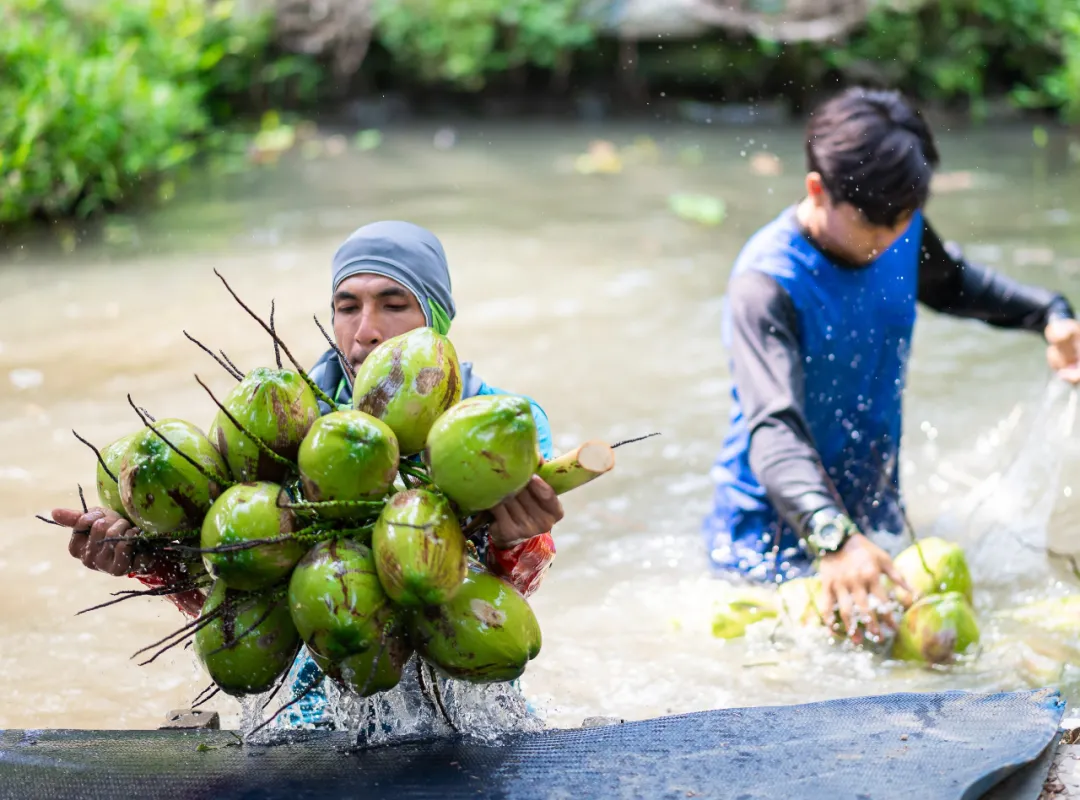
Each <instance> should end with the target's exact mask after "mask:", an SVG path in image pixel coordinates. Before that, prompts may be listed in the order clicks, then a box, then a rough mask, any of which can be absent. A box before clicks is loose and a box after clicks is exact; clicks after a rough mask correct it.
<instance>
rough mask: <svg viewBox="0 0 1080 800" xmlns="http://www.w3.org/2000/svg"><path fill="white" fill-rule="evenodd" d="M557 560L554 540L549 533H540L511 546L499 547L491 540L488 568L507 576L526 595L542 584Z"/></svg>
mask: <svg viewBox="0 0 1080 800" xmlns="http://www.w3.org/2000/svg"><path fill="white" fill-rule="evenodd" d="M554 560H555V540H554V539H553V538H552V537H551V534H550V533H541V534H540V535H539V536H534V537H533V538H531V539H529V540H528V541H525V542H522V543H521V544H519V545H515V546H514V547H511V548H510V549H509V550H500V549H499V548H497V547H496V546H495V545H494V544H491V542H490V540H489V542H488V551H487V562H488V563H487V566H488V569H490V570H491V571H492V572H494V573H495V574H496V575H499V576H501V577H503V578H505V579H506V580H508V581H509V582H510V584H511V585H512V586H513V587H514V588H515V589H517V590H518V591H519V592H521V593H522V594H523V595H525V596H526V597H528V596H529V595H531V594H532V593H533V592H535V591H536V590H537V589H538V588H539V587H540V583H541V582H542V581H543V580H544V574H545V573H546V572H547V570H548V567H550V566H551V562H552V561H554Z"/></svg>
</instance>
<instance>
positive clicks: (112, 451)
mask: <svg viewBox="0 0 1080 800" xmlns="http://www.w3.org/2000/svg"><path fill="white" fill-rule="evenodd" d="M136 436H138V433H129V434H128V435H127V436H125V437H123V438H122V439H117V440H116V441H115V442H113V443H112V444H109V445H107V446H105V447H103V448H102V449H101V461H104V462H105V467H108V472H106V471H105V467H102V466H101V461H99V462H98V465H97V493H98V500H99V501H100V502H101V505H103V506H104V507H105V508H108V509H111V510H112V511H115V512H116V513H117V514H124V515H126V514H127V511H126V510H125V509H124V502H123V500H121V499H120V485H119V484H118V483H117V482H116V480H113V478H116V479H119V478H120V468H121V466H122V465H123V463H124V455H125V454H126V453H127V450H128V447H129V446H130V445H131V443H132V442H133V441H134V440H135V437H136ZM109 473H112V477H110V476H109Z"/></svg>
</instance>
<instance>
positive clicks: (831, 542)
mask: <svg viewBox="0 0 1080 800" xmlns="http://www.w3.org/2000/svg"><path fill="white" fill-rule="evenodd" d="M814 540H815V544H816V545H817V548H818V550H824V551H827V552H833V551H835V550H837V549H838V548H839V547H840V545H842V544H843V543H844V529H843V528H842V527H840V526H839V525H837V524H836V523H835V522H826V523H825V524H824V525H822V526H821V528H820V529H819V530H817V531H815V532H814Z"/></svg>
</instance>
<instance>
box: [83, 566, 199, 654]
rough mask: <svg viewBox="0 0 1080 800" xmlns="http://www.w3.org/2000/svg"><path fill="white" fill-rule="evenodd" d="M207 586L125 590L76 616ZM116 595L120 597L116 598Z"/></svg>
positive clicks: (187, 585) (195, 582) (192, 585)
mask: <svg viewBox="0 0 1080 800" xmlns="http://www.w3.org/2000/svg"><path fill="white" fill-rule="evenodd" d="M207 585H208V584H207V582H206V581H199V580H194V581H191V582H190V583H185V584H182V585H180V586H158V587H156V588H153V589H142V590H135V589H129V590H125V591H123V592H114V593H113V594H114V599H112V600H107V601H106V602H104V603H98V604H97V605H96V606H90V608H84V609H83V610H82V611H77V612H76V613H75V616H76V617H77V616H80V615H81V614H86V613H88V612H90V611H97V610H98V609H100V608H108V607H109V606H114V605H116V604H117V603H122V602H124V601H125V600H130V599H132V598H133V597H166V596H168V595H174V594H183V593H184V592H190V591H192V590H193V589H202V588H203V587H204V586H207ZM115 595H120V596H119V597H115ZM152 646H153V645H151V647H152Z"/></svg>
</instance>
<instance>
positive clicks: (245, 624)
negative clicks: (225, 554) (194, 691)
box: [195, 581, 300, 697]
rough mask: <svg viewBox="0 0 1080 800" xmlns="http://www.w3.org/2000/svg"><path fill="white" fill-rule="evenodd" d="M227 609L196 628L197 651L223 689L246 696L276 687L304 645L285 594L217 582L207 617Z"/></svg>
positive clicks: (206, 609) (205, 610)
mask: <svg viewBox="0 0 1080 800" xmlns="http://www.w3.org/2000/svg"><path fill="white" fill-rule="evenodd" d="M220 606H224V613H222V614H221V616H219V617H217V618H216V619H214V620H213V621H212V622H210V623H209V624H207V625H205V626H204V627H203V628H201V629H200V630H199V632H198V633H196V634H195V654H196V655H197V656H198V658H199V661H201V662H202V665H203V667H205V668H206V671H207V672H208V673H209V674H210V677H211V678H212V679H213V681H214V683H216V684H217V685H218V686H219V687H221V690H222V691H223V692H225V693H226V694H230V695H233V696H234V697H240V696H242V695H246V694H259V693H261V692H265V691H267V690H268V689H270V688H271V687H272V686H273V685H274V683H275V682H276V681H277V680H278V678H280V677H281V676H282V675H283V674H284V673H285V671H286V670H287V669H288V668H289V667H290V666H291V665H292V663H293V659H294V658H296V654H297V652H298V651H299V650H300V636H299V634H297V632H296V627H295V626H294V625H293V622H292V619H290V617H289V608H288V605H287V604H286V602H285V599H284V598H283V597H276V598H275V597H273V596H272V595H266V594H249V593H247V592H238V591H235V590H233V589H227V588H226V587H225V584H224V583H222V582H221V581H217V582H215V583H214V586H213V588H212V589H211V590H210V595H209V596H208V597H207V598H206V602H205V604H204V605H203V609H202V614H203V617H209V616H210V615H211V614H212V613H214V612H215V611H217V610H218V608H219V607H220Z"/></svg>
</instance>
